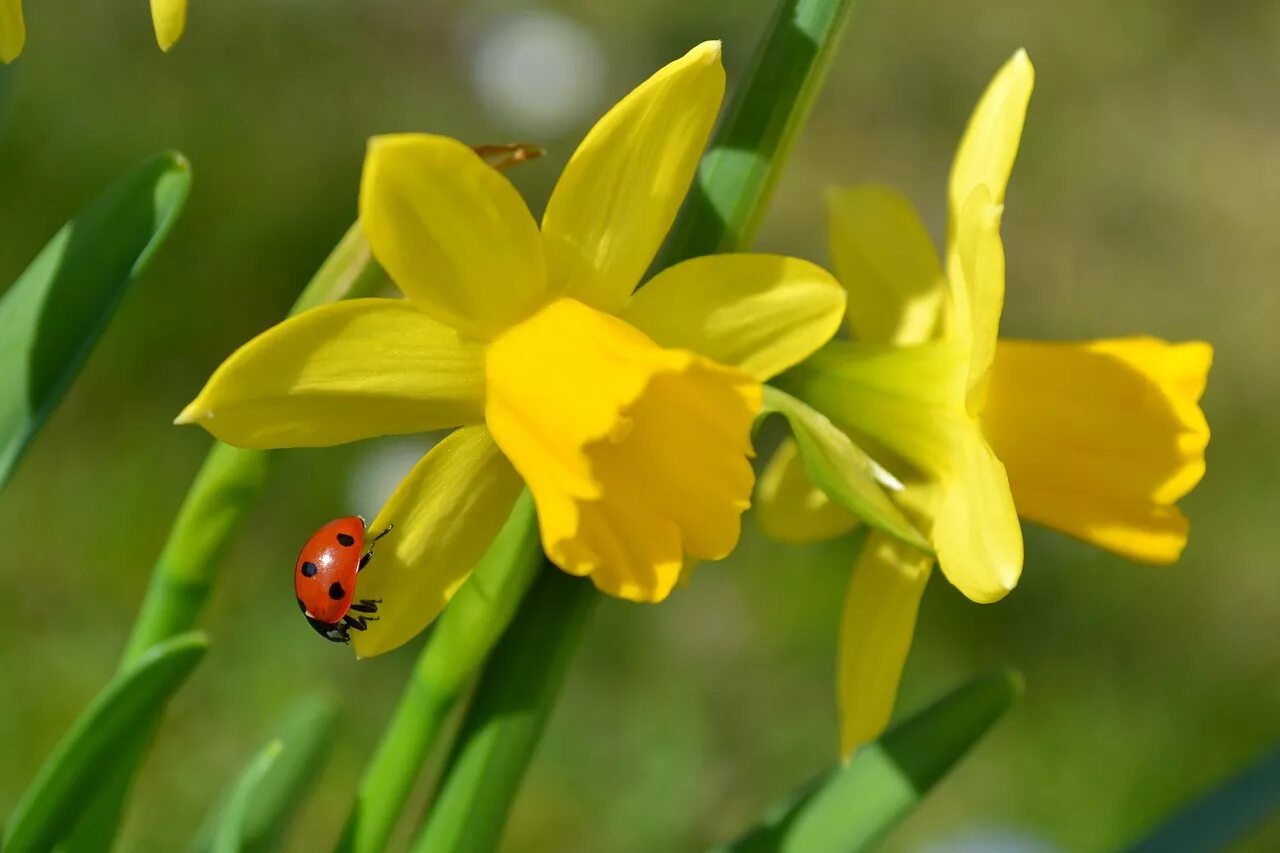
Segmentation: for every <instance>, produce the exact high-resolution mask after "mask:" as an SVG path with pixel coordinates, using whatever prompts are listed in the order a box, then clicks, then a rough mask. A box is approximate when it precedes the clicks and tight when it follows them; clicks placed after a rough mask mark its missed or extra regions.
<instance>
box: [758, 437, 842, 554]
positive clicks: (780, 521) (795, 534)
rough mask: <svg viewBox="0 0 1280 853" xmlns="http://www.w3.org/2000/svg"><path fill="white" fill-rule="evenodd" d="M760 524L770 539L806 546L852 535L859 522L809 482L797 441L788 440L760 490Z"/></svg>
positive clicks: (766, 471) (768, 468)
mask: <svg viewBox="0 0 1280 853" xmlns="http://www.w3.org/2000/svg"><path fill="white" fill-rule="evenodd" d="M755 511H756V522H757V523H758V524H759V525H760V529H761V530H762V531H763V532H764V534H765V535H766V536H768V537H769V538H770V539H774V540H777V541H778V542H791V543H795V544H802V543H805V542H818V541H821V540H823V539H830V538H831V537H833V536H839V535H841V534H843V533H848V532H849V531H850V530H852V529H853V528H855V527H857V526H858V519H857V518H855V517H854V516H853V514H852V513H850V512H848V511H847V510H845V509H844V508H843V507H841V506H840V505H839V504H835V503H832V501H831V499H830V498H829V497H827V494H826V492H824V491H822V489H819V488H818V487H817V486H815V485H814V484H813V481H812V480H810V479H809V473H808V472H807V471H806V470H805V467H804V460H803V459H802V458H801V457H800V451H799V449H798V448H797V447H796V442H795V439H793V438H790V437H788V438H786V439H784V440H783V442H782V444H780V445H779V446H778V450H777V452H775V453H774V454H773V458H772V459H770V460H769V464H768V465H766V466H765V469H764V473H763V474H761V475H760V482H759V484H758V485H757V487H756V501H755Z"/></svg>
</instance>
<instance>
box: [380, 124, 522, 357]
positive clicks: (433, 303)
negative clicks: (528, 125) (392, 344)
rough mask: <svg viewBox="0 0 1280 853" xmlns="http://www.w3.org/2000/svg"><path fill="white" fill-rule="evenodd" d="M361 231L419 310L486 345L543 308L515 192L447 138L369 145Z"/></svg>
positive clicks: (404, 138) (413, 137) (386, 139)
mask: <svg viewBox="0 0 1280 853" xmlns="http://www.w3.org/2000/svg"><path fill="white" fill-rule="evenodd" d="M360 222H361V224H362V225H363V227H364V231H365V234H366V236H368V238H369V245H370V246H371V247H372V249H373V255H374V257H375V258H377V259H378V262H379V263H381V264H382V266H383V267H384V268H385V269H386V270H387V272H388V273H389V274H390V276H391V279H392V280H393V281H394V282H395V283H396V285H397V286H398V287H399V288H400V289H401V290H402V291H404V294H405V296H407V297H409V299H410V301H412V302H413V303H414V304H415V305H417V306H418V307H419V308H421V309H422V310H423V311H425V312H427V313H428V314H429V315H431V317H433V318H434V319H435V320H437V321H439V322H441V323H444V324H445V325H446V326H450V327H451V328H454V329H457V330H458V331H459V332H460V333H462V334H463V335H465V336H468V337H474V338H480V339H484V340H488V339H490V338H492V337H493V336H494V335H496V334H497V333H499V332H501V331H502V330H503V329H505V328H507V327H508V326H510V325H511V324H513V323H515V322H517V321H519V320H522V319H524V318H525V317H528V316H529V315H530V314H532V313H533V312H534V311H535V310H537V308H538V307H539V306H540V305H542V304H543V302H545V301H546V281H545V276H544V274H543V261H542V246H541V242H540V238H539V237H538V227H537V224H536V223H535V222H534V220H533V217H532V216H531V215H530V214H529V209H528V208H527V207H526V206H525V203H524V200H523V199H522V198H520V194H519V193H518V192H516V189H515V187H513V186H512V185H511V182H510V181H508V180H507V179H506V178H505V177H503V176H502V175H501V174H500V173H499V172H498V171H497V170H496V169H494V168H492V167H491V166H489V165H488V164H487V163H486V162H485V161H484V160H483V159H482V158H481V157H480V156H479V155H478V154H476V153H475V151H473V150H472V149H470V148H468V147H467V146H465V145H463V144H462V143H461V142H458V141H457V140H456V139H449V138H448V137H444V136H430V135H427V134H401V135H396V136H377V137H374V138H373V139H371V140H370V141H369V151H368V154H367V155H366V157H365V161H364V176H363V178H362V180H361V184H360Z"/></svg>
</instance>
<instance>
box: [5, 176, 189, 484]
mask: <svg viewBox="0 0 1280 853" xmlns="http://www.w3.org/2000/svg"><path fill="white" fill-rule="evenodd" d="M190 186H191V170H190V167H189V166H188V165H187V161H186V159H185V158H184V157H183V156H182V155H181V154H177V153H173V152H170V153H166V154H161V155H159V156H157V157H155V158H153V159H151V160H148V161H147V162H146V163H144V164H142V165H141V166H139V167H138V168H137V169H135V170H134V171H132V172H130V173H129V174H128V175H126V176H124V177H123V178H121V179H120V180H118V181H117V182H116V183H114V184H112V185H111V187H110V188H108V189H107V191H106V192H104V193H103V194H102V195H100V196H98V198H96V199H95V200H94V201H93V202H92V203H91V204H90V205H89V206H88V207H86V208H85V209H84V210H82V211H81V212H80V213H79V214H77V215H76V217H75V218H74V219H72V220H71V221H70V222H68V223H67V224H66V225H64V226H63V227H62V229H61V230H59V231H58V233H57V234H55V235H54V237H53V239H52V240H50V241H49V242H48V243H47V244H46V245H45V247H44V249H42V250H41V252H40V254H38V255H36V258H35V260H33V261H32V262H31V265H30V266H28V267H27V268H26V270H25V271H24V272H23V273H22V275H21V276H19V277H18V280H17V281H16V282H15V283H14V284H13V286H12V287H10V288H9V289H8V290H7V291H6V292H5V294H4V296H2V297H0V488H3V487H4V484H5V482H6V481H7V480H8V479H9V476H10V475H11V474H12V473H13V470H14V468H15V467H16V466H17V464H18V460H19V459H20V458H21V457H22V453H23V451H24V450H26V448H27V445H28V444H29V443H30V442H31V440H32V439H33V438H34V437H35V435H36V433H37V432H38V431H39V430H40V427H41V426H43V425H44V422H45V421H46V420H47V419H48V417H49V415H50V414H52V412H53V410H54V408H55V407H56V406H57V405H58V401H59V400H61V399H62V395H63V394H65V393H66V391H67V388H69V387H70V386H71V382H72V380H74V379H75V377H76V374H77V373H79V372H80V368H81V367H83V366H84V363H85V361H86V360H87V359H88V358H89V353H90V352H92V351H93V347H94V344H96V343H97V341H98V338H99V337H100V336H101V335H102V332H103V330H104V329H106V327H107V324H108V323H109V322H110V321H111V316H112V314H114V313H115V310H116V307H117V306H118V305H119V304H120V300H121V299H123V298H124V294H125V291H127V290H128V289H129V285H130V284H131V283H132V282H133V281H134V279H136V278H137V277H138V274H139V273H141V272H142V270H143V269H145V268H146V266H147V262H148V261H150V260H151V257H152V255H154V254H155V252H156V250H157V249H158V248H159V246H160V244H161V243H163V242H164V239H165V237H166V236H167V235H168V233H169V230H170V228H172V227H173V223H174V222H175V221H176V220H177V218H178V214H179V213H180V212H181V211H182V206H183V203H184V202H185V201H186V199H187V191H188V189H189V188H190Z"/></svg>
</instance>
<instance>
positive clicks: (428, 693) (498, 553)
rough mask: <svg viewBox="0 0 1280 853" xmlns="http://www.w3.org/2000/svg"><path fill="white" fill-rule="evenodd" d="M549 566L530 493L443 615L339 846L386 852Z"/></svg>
mask: <svg viewBox="0 0 1280 853" xmlns="http://www.w3.org/2000/svg"><path fill="white" fill-rule="evenodd" d="M541 566H542V551H541V549H540V548H539V547H538V517H537V515H536V513H535V512H534V508H533V498H532V497H530V496H529V493H528V492H526V493H525V494H524V495H523V496H521V498H520V500H519V502H518V503H517V504H516V507H515V510H514V511H513V512H512V513H511V517H510V518H509V519H508V520H507V523H506V525H505V526H504V527H503V528H502V532H501V533H499V534H498V538H497V539H496V540H495V541H494V544H493V546H492V547H491V548H490V549H489V551H488V553H486V554H485V556H484V559H483V560H481V561H480V563H479V565H477V566H476V570H475V572H473V573H472V575H471V578H470V579H469V580H468V581H467V582H466V583H465V584H463V585H462V587H461V588H460V589H459V590H458V592H457V593H456V594H455V595H454V596H453V599H452V600H451V601H450V602H449V606H448V607H447V608H445V611H444V613H442V614H441V615H440V618H439V620H438V621H437V622H436V625H435V627H434V628H433V629H432V634H431V638H430V640H428V642H427V645H426V648H424V649H423V650H422V654H421V656H420V657H419V658H418V662H417V664H416V665H415V667H414V670H413V675H411V676H410V678H409V683H408V684H407V685H406V686H405V691H404V695H403V696H401V698H400V704H399V705H398V706H397V707H396V711H395V715H394V716H393V717H392V719H391V723H390V725H389V726H388V727H387V730H386V732H385V733H384V734H383V736H382V742H381V743H380V744H379V746H378V751H377V752H376V753H375V754H374V756H373V760H372V761H371V762H370V764H369V767H368V768H367V769H366V770H365V774H364V776H363V778H361V780H360V787H359V788H358V789H357V791H356V802H355V806H354V807H353V809H352V812H351V815H350V816H349V817H348V818H347V825H346V828H345V829H344V830H343V835H342V840H341V841H340V842H339V844H338V849H339V850H342V851H358V853H378V851H382V850H385V849H386V847H387V841H388V839H390V837H391V834H392V832H393V831H394V830H395V825H396V820H397V819H398V818H399V816H400V812H401V810H402V809H403V808H404V804H405V801H406V800H407V799H408V798H409V794H410V792H411V791H412V790H413V785H414V782H415V781H416V780H417V778H418V776H419V774H420V773H421V771H422V763H423V760H424V759H425V758H426V755H427V752H428V751H429V750H430V749H431V746H432V745H433V744H434V743H435V741H436V738H437V737H438V736H439V734H440V728H441V726H442V725H443V724H444V720H445V717H446V716H447V715H448V713H449V711H450V710H451V709H452V708H453V706H454V703H456V702H457V700H458V697H459V696H460V695H462V692H463V691H464V690H466V688H467V685H468V684H469V683H470V681H471V677H472V676H473V675H474V674H475V672H476V670H477V669H479V668H480V665H481V664H482V663H483V662H484V658H485V656H486V655H488V654H489V651H490V650H491V649H492V648H493V646H494V644H495V643H497V641H498V638H499V637H501V636H502V633H503V631H504V630H506V627H507V626H508V625H509V624H510V623H511V619H512V617H513V616H515V613H516V609H517V607H518V606H519V604H520V600H521V599H522V598H523V597H524V594H525V592H526V591H527V590H528V588H529V585H530V584H532V583H533V580H534V578H535V577H536V576H537V573H538V570H539V569H540V568H541Z"/></svg>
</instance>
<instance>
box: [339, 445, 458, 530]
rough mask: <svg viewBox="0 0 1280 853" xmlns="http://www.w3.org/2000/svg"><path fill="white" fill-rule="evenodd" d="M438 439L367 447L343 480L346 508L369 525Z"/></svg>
mask: <svg viewBox="0 0 1280 853" xmlns="http://www.w3.org/2000/svg"><path fill="white" fill-rule="evenodd" d="M440 437H441V436H435V435H427V436H424V435H415V436H413V437H411V438H391V439H384V440H382V441H378V442H374V443H371V444H370V445H369V446H368V447H367V448H366V449H365V450H364V451H363V452H362V453H361V454H360V457H359V458H358V459H356V461H355V464H354V465H352V467H351V475H350V477H349V478H348V479H347V505H348V506H351V507H354V509H353V510H352V511H353V512H356V513H359V514H360V515H363V516H364V517H365V518H366V519H368V520H370V521H372V520H373V517H374V516H376V515H377V514H378V510H380V509H382V505H383V504H385V503H386V502H387V499H388V498H390V497H391V494H392V493H393V492H394V491H395V490H396V486H398V485H400V481H401V480H403V479H404V478H405V476H406V475H407V474H408V473H409V471H410V470H412V468H413V466H414V465H417V464H418V460H419V459H421V458H422V457H423V456H425V455H426V453H427V451H428V450H430V449H431V448H432V447H435V445H436V442H437V441H438V440H439V438H440Z"/></svg>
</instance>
